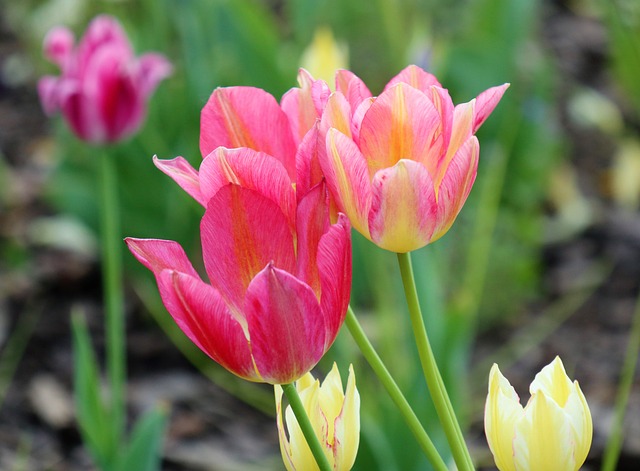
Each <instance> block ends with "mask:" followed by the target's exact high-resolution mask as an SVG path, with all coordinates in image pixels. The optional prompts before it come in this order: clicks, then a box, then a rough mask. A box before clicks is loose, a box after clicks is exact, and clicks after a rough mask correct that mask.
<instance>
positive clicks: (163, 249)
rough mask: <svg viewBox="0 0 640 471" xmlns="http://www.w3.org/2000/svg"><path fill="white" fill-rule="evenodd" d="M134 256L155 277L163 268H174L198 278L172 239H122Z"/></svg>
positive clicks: (185, 256)
mask: <svg viewBox="0 0 640 471" xmlns="http://www.w3.org/2000/svg"><path fill="white" fill-rule="evenodd" d="M124 241H125V242H126V244H127V247H128V248H129V250H130V251H131V253H132V254H133V256H134V257H136V259H138V261H139V262H140V263H142V264H143V265H144V266H145V267H147V268H148V269H149V270H151V271H152V272H153V274H154V275H155V276H156V277H157V276H158V275H160V273H161V272H162V271H163V270H174V271H178V272H180V273H184V274H186V275H189V276H192V277H194V278H198V277H199V275H198V272H196V270H195V269H194V268H193V265H191V262H190V261H189V258H188V257H187V254H186V253H185V252H184V249H183V248H182V247H181V246H180V244H178V243H177V242H174V241H172V240H160V239H134V238H132V237H127V238H126V239H125V240H124Z"/></svg>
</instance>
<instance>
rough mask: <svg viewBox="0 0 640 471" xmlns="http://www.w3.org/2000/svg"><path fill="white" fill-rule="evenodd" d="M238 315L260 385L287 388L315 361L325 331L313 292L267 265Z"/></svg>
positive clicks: (319, 352) (251, 286)
mask: <svg viewBox="0 0 640 471" xmlns="http://www.w3.org/2000/svg"><path fill="white" fill-rule="evenodd" d="M244 312H245V316H246V319H247V325H248V328H249V332H251V351H252V354H253V358H254V360H255V364H256V369H257V371H258V372H259V374H260V376H261V377H262V380H263V381H265V382H267V383H271V384H278V383H279V384H282V383H290V382H292V381H293V380H295V379H297V378H299V377H300V376H302V375H303V374H305V373H306V372H308V371H309V370H310V369H311V368H313V367H314V366H315V364H316V363H317V362H318V360H320V358H321V357H322V355H323V353H324V351H325V350H324V346H325V337H326V327H325V320H324V319H323V316H322V312H321V310H320V305H319V304H318V300H317V299H316V296H315V294H314V292H313V290H312V289H311V288H310V287H309V286H308V285H306V284H305V283H302V282H301V281H300V280H298V279H296V278H295V277H293V276H292V275H291V274H289V273H287V272H286V271H283V270H280V269H278V268H276V267H274V266H273V264H269V265H268V266H267V267H265V269H264V270H262V271H261V272H260V273H258V274H257V275H256V277H255V278H254V279H253V281H252V282H251V284H250V285H249V287H248V289H247V294H246V300H245V305H244Z"/></svg>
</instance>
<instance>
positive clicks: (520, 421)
mask: <svg viewBox="0 0 640 471" xmlns="http://www.w3.org/2000/svg"><path fill="white" fill-rule="evenodd" d="M529 391H530V393H531V398H530V399H529V402H528V403H527V405H526V406H525V407H524V408H523V407H522V405H521V404H520V398H519V397H518V395H517V394H516V392H515V391H514V389H513V387H512V386H511V384H509V381H508V380H507V379H506V378H505V377H504V376H502V373H500V369H499V368H498V365H495V364H494V365H493V367H492V368H491V373H490V375H489V394H488V396H487V402H486V407H485V416H484V424H485V433H486V435H487V441H488V443H489V448H490V449H491V452H492V453H493V456H494V459H495V462H496V466H497V467H498V469H499V470H500V471H542V470H544V471H577V470H578V469H579V468H580V466H582V464H583V463H584V461H585V459H586V458H587V454H588V453H589V448H590V447H591V438H592V435H593V424H592V421H591V413H590V412H589V406H588V405H587V401H586V399H585V397H584V395H583V394H582V391H581V390H580V386H579V385H578V382H577V381H574V382H573V383H572V382H571V380H570V379H569V377H568V376H567V374H566V372H565V370H564V366H563V365H562V361H561V360H560V358H559V357H556V358H555V360H553V361H552V362H551V363H550V364H549V365H547V366H545V367H544V368H543V369H542V370H541V371H540V372H539V373H538V374H537V375H536V377H535V379H534V380H533V382H532V383H531V386H530V388H529Z"/></svg>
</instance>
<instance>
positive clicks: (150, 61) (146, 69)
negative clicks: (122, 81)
mask: <svg viewBox="0 0 640 471" xmlns="http://www.w3.org/2000/svg"><path fill="white" fill-rule="evenodd" d="M172 72H173V66H172V65H171V62H169V61H168V60H167V58H166V57H164V56H163V55H162V54H156V53H153V52H150V53H147V54H144V55H142V56H140V58H139V61H138V76H137V87H138V88H139V90H140V93H141V95H142V96H143V97H144V98H147V97H148V96H149V95H151V94H152V93H153V91H154V90H155V89H156V87H157V86H158V84H159V83H160V82H161V81H162V80H164V79H165V78H167V77H168V76H170V75H171V73H172Z"/></svg>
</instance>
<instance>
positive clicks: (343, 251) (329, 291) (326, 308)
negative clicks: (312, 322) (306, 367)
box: [317, 214, 351, 348]
mask: <svg viewBox="0 0 640 471" xmlns="http://www.w3.org/2000/svg"><path fill="white" fill-rule="evenodd" d="M317 264H318V272H319V276H320V284H321V286H322V289H321V292H322V296H321V298H320V305H321V306H322V312H323V313H324V316H325V318H326V323H327V345H326V348H329V346H330V345H331V344H332V343H333V341H334V340H335V338H336V336H337V335H338V331H339V330H340V327H341V326H342V323H343V322H344V319H345V316H346V314H347V308H348V307H349V297H350V295H351V225H350V224H349V219H348V218H347V217H346V216H345V215H344V214H340V215H338V222H337V223H336V224H334V225H333V226H331V227H330V228H329V230H328V231H327V232H326V233H325V234H324V235H323V236H322V238H321V239H320V243H319V244H318V254H317Z"/></svg>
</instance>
